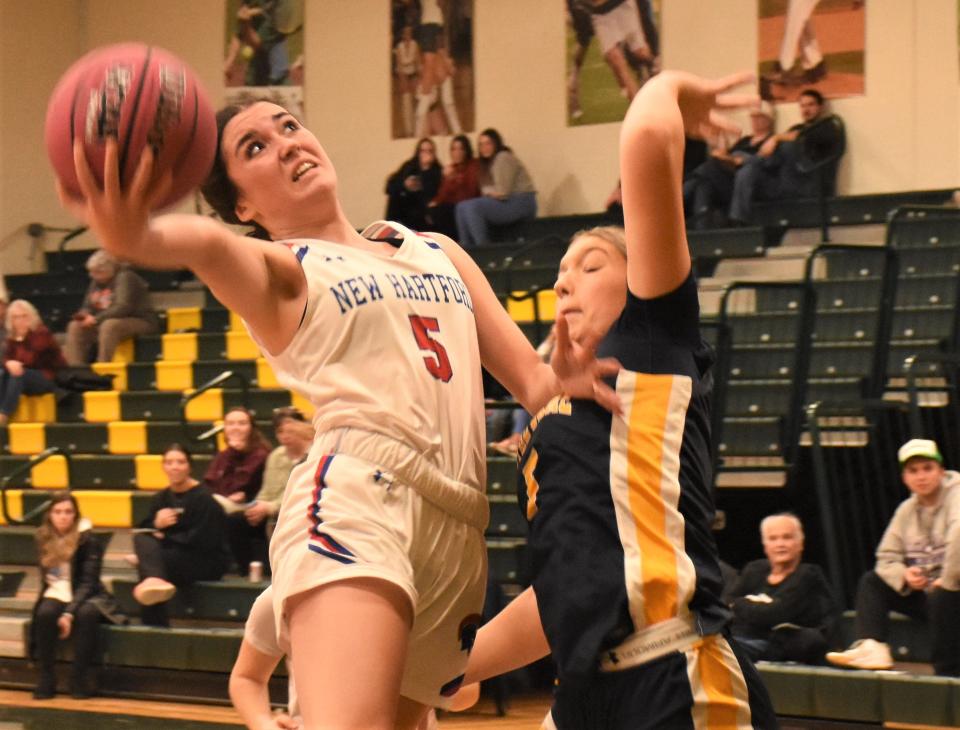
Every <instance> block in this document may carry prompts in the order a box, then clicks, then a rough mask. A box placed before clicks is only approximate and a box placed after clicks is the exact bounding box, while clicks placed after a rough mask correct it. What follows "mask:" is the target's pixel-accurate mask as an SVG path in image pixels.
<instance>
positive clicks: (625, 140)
mask: <svg viewBox="0 0 960 730" xmlns="http://www.w3.org/2000/svg"><path fill="white" fill-rule="evenodd" d="M751 79H752V76H751V75H750V74H747V73H742V74H735V75H733V76H728V77H725V78H723V79H719V80H716V81H712V80H706V79H702V78H700V77H698V76H694V75H693V74H688V73H683V72H679V71H664V72H663V73H661V74H658V75H657V76H655V77H654V78H653V79H651V80H650V81H648V82H647V83H646V84H645V85H644V87H643V89H642V90H641V91H640V93H638V94H637V95H636V96H635V97H634V99H633V102H632V103H631V104H630V108H629V109H628V110H627V116H626V117H625V119H624V120H623V127H622V128H621V130H620V177H621V181H622V187H623V214H624V221H625V225H624V228H625V230H626V237H627V284H628V286H629V288H630V291H631V292H633V294H634V295H635V296H638V297H640V298H643V299H651V298H654V297H657V296H660V295H662V294H666V293H668V292H671V291H673V290H674V289H676V288H677V287H678V286H679V285H680V284H681V283H683V280H684V279H685V278H686V277H687V275H688V274H689V273H690V253H689V249H688V247H687V237H686V230H685V227H684V222H683V193H682V184H683V149H684V135H687V136H691V137H710V136H714V135H715V134H716V133H718V132H721V131H736V130H737V127H736V125H735V124H733V123H732V122H731V121H730V120H729V119H727V118H726V117H724V116H723V113H722V112H723V110H729V109H736V108H738V107H743V106H747V105H749V104H751V103H756V101H757V97H756V95H754V94H733V93H730V92H731V90H732V89H735V88H736V87H738V86H741V85H743V84H745V83H747V82H749V81H750V80H751Z"/></svg>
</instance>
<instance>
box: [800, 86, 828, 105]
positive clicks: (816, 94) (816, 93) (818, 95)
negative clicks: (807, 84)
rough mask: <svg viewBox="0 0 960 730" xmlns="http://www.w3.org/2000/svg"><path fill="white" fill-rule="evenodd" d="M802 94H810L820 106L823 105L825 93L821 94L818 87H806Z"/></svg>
mask: <svg viewBox="0 0 960 730" xmlns="http://www.w3.org/2000/svg"><path fill="white" fill-rule="evenodd" d="M800 96H809V97H810V98H811V99H813V100H814V101H815V102H817V105H818V106H823V94H821V93H820V92H819V91H817V90H816V89H804V90H803V91H801V92H800Z"/></svg>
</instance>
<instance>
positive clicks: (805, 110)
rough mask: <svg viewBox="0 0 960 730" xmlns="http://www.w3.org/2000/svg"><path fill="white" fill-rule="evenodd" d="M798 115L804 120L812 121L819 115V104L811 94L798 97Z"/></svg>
mask: <svg viewBox="0 0 960 730" xmlns="http://www.w3.org/2000/svg"><path fill="white" fill-rule="evenodd" d="M799 104H800V117H801V118H802V119H803V121H805V122H812V121H813V120H814V119H816V118H817V117H819V116H820V109H821V107H820V105H819V104H818V103H817V100H816V99H815V98H814V97H812V96H801V97H800V101H799Z"/></svg>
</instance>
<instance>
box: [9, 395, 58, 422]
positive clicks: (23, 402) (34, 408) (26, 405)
mask: <svg viewBox="0 0 960 730" xmlns="http://www.w3.org/2000/svg"><path fill="white" fill-rule="evenodd" d="M56 420H57V399H56V398H54V397H53V393H44V394H43V395H24V396H21V397H20V403H19V404H18V405H17V410H16V411H14V413H13V415H12V416H11V417H10V422H11V423H54V422H55V421H56Z"/></svg>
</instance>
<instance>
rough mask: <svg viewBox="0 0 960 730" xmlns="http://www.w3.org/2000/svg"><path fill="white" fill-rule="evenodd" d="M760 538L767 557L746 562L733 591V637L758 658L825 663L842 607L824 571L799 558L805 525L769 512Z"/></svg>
mask: <svg viewBox="0 0 960 730" xmlns="http://www.w3.org/2000/svg"><path fill="white" fill-rule="evenodd" d="M760 537H761V539H762V540H763V552H764V554H765V555H766V556H767V557H766V559H765V560H754V561H753V562H751V563H747V565H745V566H744V568H743V571H741V573H740V577H739V578H738V579H737V580H736V581H735V582H734V584H733V587H732V588H731V590H730V593H729V598H730V607H731V608H732V609H733V627H732V632H733V637H734V638H735V639H736V640H737V641H738V642H739V643H740V645H741V646H742V647H744V649H745V650H746V651H747V653H748V654H749V655H750V658H751V659H753V660H754V661H756V660H758V659H766V660H769V661H793V662H802V663H804V664H822V663H823V655H824V653H825V652H826V651H827V649H828V648H829V647H828V636H829V633H830V631H831V630H832V628H833V626H834V624H835V621H836V619H837V611H836V605H835V602H834V599H833V595H832V593H831V591H830V586H829V584H828V583H827V579H826V577H825V576H824V574H823V571H822V570H820V568H819V567H818V566H816V565H812V564H811V563H802V562H800V559H801V557H802V555H803V525H802V524H801V523H800V520H799V519H798V518H797V517H796V516H795V515H792V514H788V513H783V514H778V515H770V516H769V517H766V518H764V520H763V521H762V522H761V523H760Z"/></svg>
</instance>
